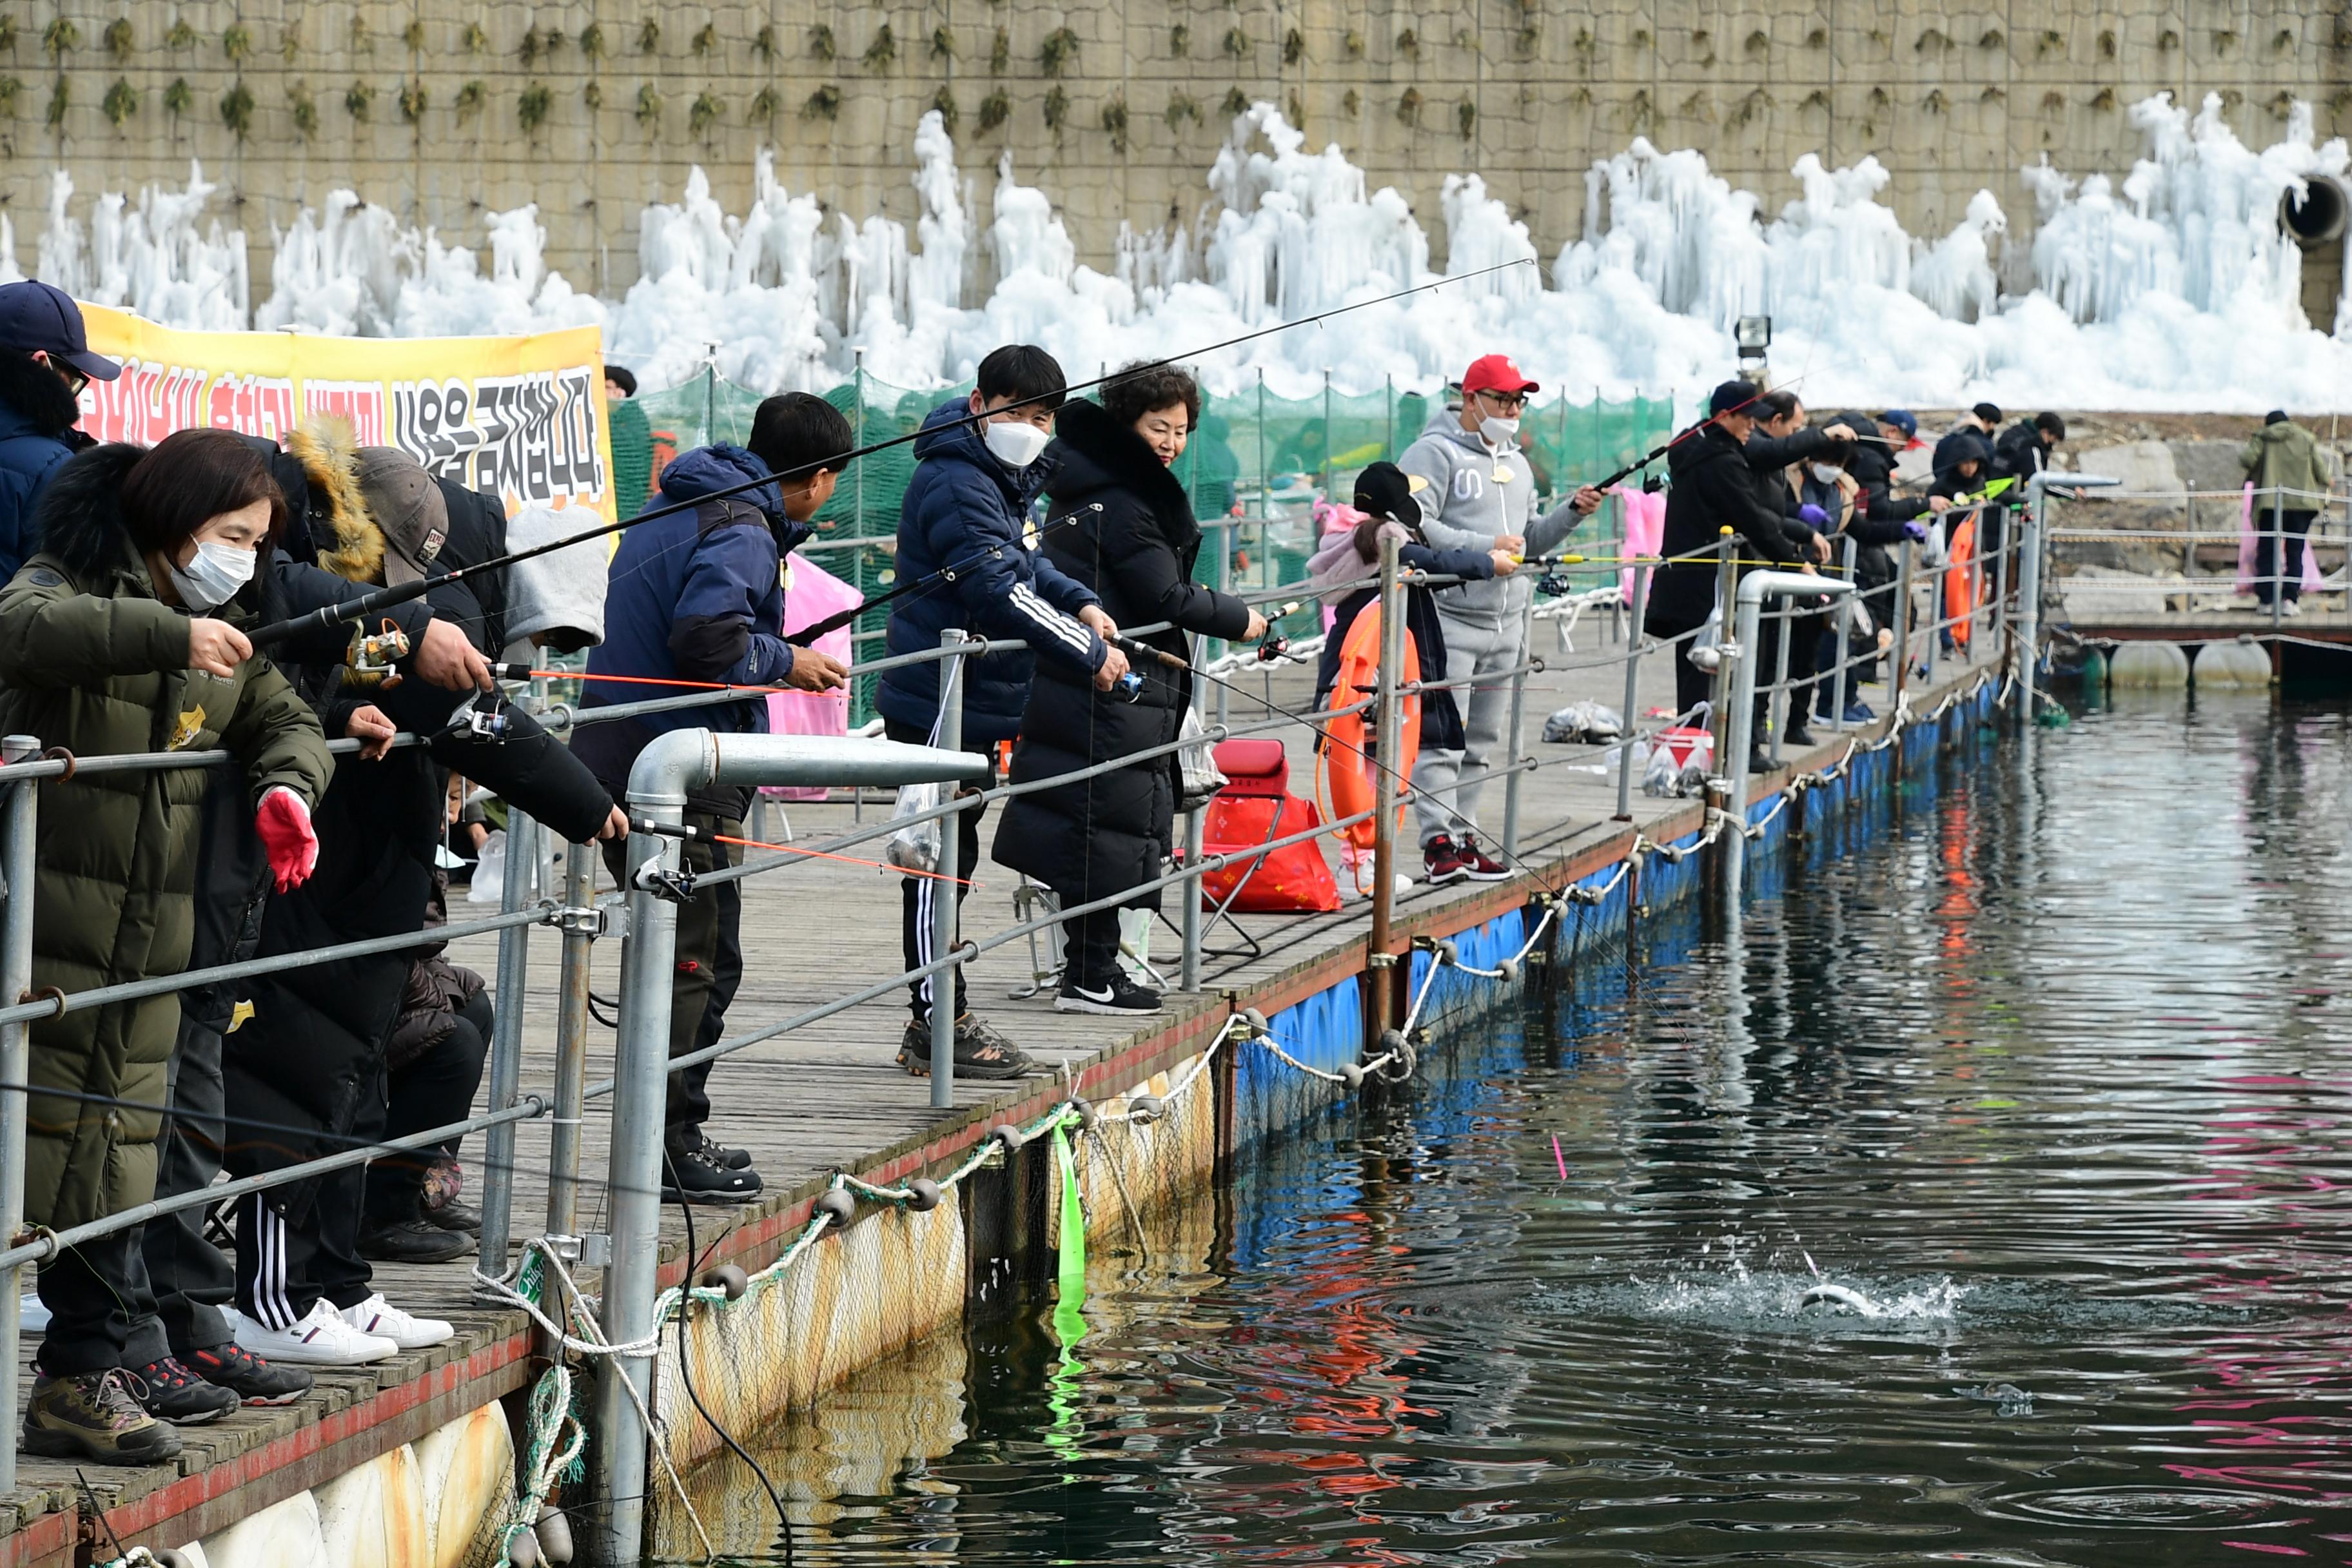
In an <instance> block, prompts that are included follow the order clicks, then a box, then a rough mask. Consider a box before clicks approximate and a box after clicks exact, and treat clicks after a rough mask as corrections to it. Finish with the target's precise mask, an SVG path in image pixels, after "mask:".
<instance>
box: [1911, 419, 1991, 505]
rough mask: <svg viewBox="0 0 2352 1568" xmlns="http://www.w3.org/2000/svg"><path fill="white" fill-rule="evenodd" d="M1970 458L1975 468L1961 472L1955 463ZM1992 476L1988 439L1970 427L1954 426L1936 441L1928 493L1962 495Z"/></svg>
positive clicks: (1957, 463)
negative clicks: (1934, 473) (1933, 467)
mask: <svg viewBox="0 0 2352 1568" xmlns="http://www.w3.org/2000/svg"><path fill="white" fill-rule="evenodd" d="M1970 458H1974V459H1975V460H1976V465H1977V471H1976V472H1975V473H1974V474H1969V475H1963V474H1962V473H1961V472H1960V468H1959V466H1960V465H1961V464H1962V463H1965V462H1967V461H1969V459H1970ZM1992 478H1993V471H1992V443H1991V442H1990V441H1988V440H1986V439H1985V438H1984V437H1982V436H1979V435H1978V434H1977V433H1976V432H1975V431H1973V430H1955V431H1953V432H1952V433H1951V434H1950V435H1948V436H1947V437H1944V438H1943V439H1942V440H1940V441H1938V442H1937V443H1936V478H1935V481H1934V482H1933V483H1932V484H1930V485H1929V486H1928V487H1927V493H1928V494H1929V495H1931V496H1955V497H1957V496H1964V495H1969V494H1973V493H1974V492H1975V491H1978V490H1980V489H1984V488H1985V482H1986V481H1987V480H1989V479H1992Z"/></svg>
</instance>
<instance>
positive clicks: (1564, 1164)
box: [1551, 1132, 1568, 1182]
mask: <svg viewBox="0 0 2352 1568" xmlns="http://www.w3.org/2000/svg"><path fill="white" fill-rule="evenodd" d="M1551 1158H1552V1163H1554V1164H1556V1165H1558V1166H1559V1179H1560V1180H1561V1181H1563V1182H1564V1181H1566V1180H1568V1156H1567V1155H1565V1154H1563V1153H1561V1152H1559V1133H1557V1132H1555V1133H1553V1134H1552V1135H1551Z"/></svg>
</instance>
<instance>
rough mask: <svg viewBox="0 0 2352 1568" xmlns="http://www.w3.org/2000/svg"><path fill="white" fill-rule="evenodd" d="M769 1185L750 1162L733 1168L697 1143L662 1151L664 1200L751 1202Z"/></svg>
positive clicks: (720, 1202)
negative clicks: (752, 1168) (748, 1164)
mask: <svg viewBox="0 0 2352 1568" xmlns="http://www.w3.org/2000/svg"><path fill="white" fill-rule="evenodd" d="M765 1185H766V1184H765V1183H763V1182H761V1180H760V1173H759V1172H757V1171H754V1170H751V1169H750V1168H749V1167H748V1166H747V1167H745V1168H744V1169H742V1170H740V1171H738V1170H732V1169H730V1168H729V1167H727V1166H725V1165H722V1164H720V1163H719V1162H718V1161H716V1160H714V1159H712V1158H711V1157H710V1156H709V1155H708V1154H706V1153H704V1152H702V1150H701V1149H700V1148H699V1147H698V1146H697V1145H692V1144H689V1145H688V1146H687V1147H686V1148H683V1149H679V1148H665V1149H664V1150H663V1151H662V1201H663V1202H664V1203H673V1204H674V1203H677V1201H678V1200H679V1199H681V1198H683V1199H684V1200H685V1201H686V1202H688V1203H690V1204H740V1203H749V1202H750V1201H751V1199H753V1198H756V1197H758V1196H759V1195H760V1193H761V1188H762V1187H764V1186H765Z"/></svg>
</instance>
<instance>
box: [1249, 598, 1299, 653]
mask: <svg viewBox="0 0 2352 1568" xmlns="http://www.w3.org/2000/svg"><path fill="white" fill-rule="evenodd" d="M1297 613H1298V601H1297V600H1296V599H1293V600H1291V601H1290V602H1289V603H1287V604H1285V605H1276V606H1275V608H1274V610H1273V612H1272V613H1271V614H1269V615H1268V616H1266V618H1265V619H1266V633H1265V641H1264V642H1261V643H1259V644H1258V645H1257V661H1258V663H1260V664H1272V663H1273V662H1274V661H1275V660H1276V659H1278V658H1282V657H1283V655H1285V654H1286V653H1288V652H1289V651H1290V639H1289V638H1288V637H1284V636H1283V635H1282V632H1281V630H1280V629H1279V628H1280V626H1281V624H1282V623H1283V622H1284V621H1285V620H1286V619H1288V618H1289V617H1290V616H1295V615H1297Z"/></svg>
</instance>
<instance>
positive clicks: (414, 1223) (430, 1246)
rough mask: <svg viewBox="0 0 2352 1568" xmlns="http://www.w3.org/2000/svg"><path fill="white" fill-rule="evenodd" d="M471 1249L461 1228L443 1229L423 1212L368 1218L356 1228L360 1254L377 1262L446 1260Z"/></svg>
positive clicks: (469, 1242) (468, 1239)
mask: <svg viewBox="0 0 2352 1568" xmlns="http://www.w3.org/2000/svg"><path fill="white" fill-rule="evenodd" d="M473 1250H474V1238H473V1237H470V1236H468V1235H467V1234H466V1233H465V1232H464V1231H462V1230H444V1229H442V1228H441V1227H440V1226H437V1225H435V1224H434V1223H433V1222H432V1221H431V1220H428V1219H426V1218H425V1216H424V1215H423V1214H421V1213H419V1214H413V1215H409V1216H408V1217H407V1218H406V1219H393V1220H370V1221H369V1222H368V1224H367V1228H366V1229H365V1230H362V1231H361V1232H360V1256H361V1257H362V1258H368V1259H370V1260H372V1261H373V1262H377V1263H449V1262H453V1261H455V1260H456V1259H457V1258H463V1257H465V1256H466V1254H467V1253H469V1252H471V1251H473Z"/></svg>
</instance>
